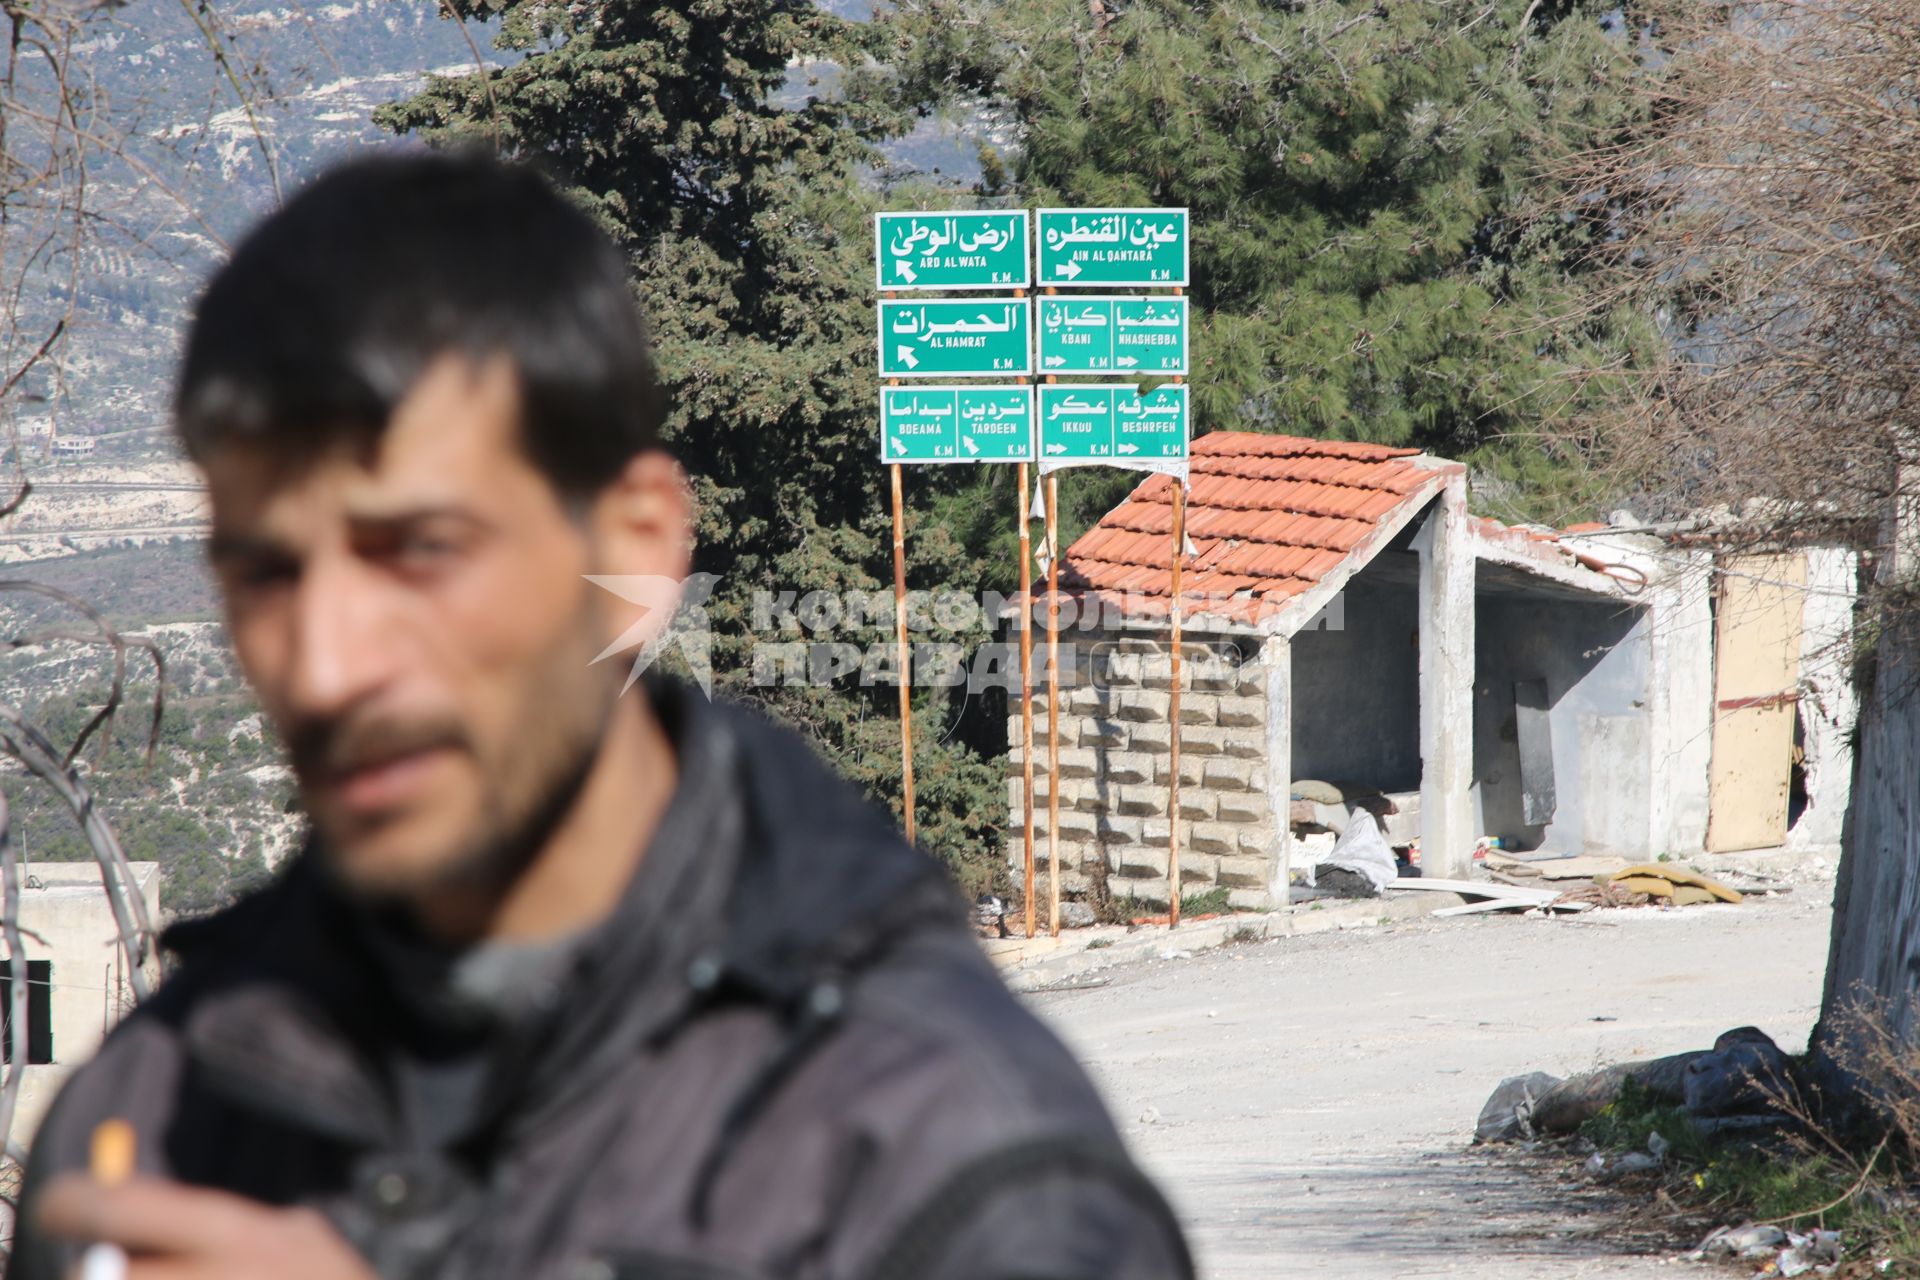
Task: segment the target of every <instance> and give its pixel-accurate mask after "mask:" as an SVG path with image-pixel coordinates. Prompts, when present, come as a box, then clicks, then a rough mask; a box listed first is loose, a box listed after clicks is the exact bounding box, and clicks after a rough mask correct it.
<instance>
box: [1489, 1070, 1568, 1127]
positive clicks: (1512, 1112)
mask: <svg viewBox="0 0 1920 1280" xmlns="http://www.w3.org/2000/svg"><path fill="white" fill-rule="evenodd" d="M1559 1083H1560V1077H1559V1076H1550V1075H1548V1074H1547V1073H1546V1072H1544V1071H1535V1072H1533V1073H1532V1074H1530V1075H1524V1076H1509V1077H1507V1078H1506V1079H1505V1080H1502V1081H1501V1082H1500V1087H1499V1088H1497V1089H1495V1090H1494V1091H1493V1096H1492V1097H1491V1098H1488V1099H1487V1105H1486V1106H1484V1107H1482V1108H1481V1109H1480V1120H1479V1122H1478V1123H1477V1124H1475V1125H1474V1127H1473V1139H1474V1141H1475V1142H1524V1141H1526V1140H1527V1139H1529V1138H1531V1137H1533V1136H1534V1133H1535V1130H1534V1127H1533V1109H1534V1107H1535V1106H1536V1105H1538V1104H1539V1101H1540V1099H1541V1098H1544V1097H1545V1096H1546V1095H1547V1094H1549V1093H1551V1092H1552V1091H1553V1089H1554V1088H1555V1086H1557V1085H1558V1084H1559Z"/></svg>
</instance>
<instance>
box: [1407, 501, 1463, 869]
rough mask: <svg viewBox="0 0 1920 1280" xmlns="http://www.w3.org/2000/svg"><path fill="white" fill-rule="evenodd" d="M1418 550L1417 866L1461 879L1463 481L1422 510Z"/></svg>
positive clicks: (1417, 543) (1416, 543) (1416, 541)
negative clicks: (1418, 731)
mask: <svg viewBox="0 0 1920 1280" xmlns="http://www.w3.org/2000/svg"><path fill="white" fill-rule="evenodd" d="M1413 546H1414V549H1415V550H1416V551H1418V552H1419V553H1420V865H1421V871H1422V872H1423V873H1424V874H1426V875H1428V876H1440V877H1445V878H1459V877H1463V876H1465V875H1466V873H1467V872H1468V870H1469V869H1471V867H1472V865H1473V840H1474V834H1475V833H1474V830H1473V802H1472V795H1471V789H1472V783H1473V656H1474V649H1473V576H1474V558H1473V544H1472V542H1471V540H1470V537H1469V533H1468V529H1467V478H1466V476H1464V475H1453V476H1449V477H1448V478H1447V483H1446V487H1445V488H1444V489H1442V490H1441V492H1440V497H1439V498H1438V499H1437V500H1436V501H1435V502H1434V504H1433V507H1432V508H1431V509H1430V510H1429V511H1428V512H1427V515H1426V521H1425V523H1424V524H1423V525H1422V526H1421V529H1420V532H1419V534H1418V535H1417V536H1416V537H1415V538H1414V541H1413Z"/></svg>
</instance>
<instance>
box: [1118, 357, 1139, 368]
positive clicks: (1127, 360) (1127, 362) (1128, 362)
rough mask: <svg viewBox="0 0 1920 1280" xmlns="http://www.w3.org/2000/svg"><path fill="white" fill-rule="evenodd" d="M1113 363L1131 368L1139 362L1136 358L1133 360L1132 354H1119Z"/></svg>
mask: <svg viewBox="0 0 1920 1280" xmlns="http://www.w3.org/2000/svg"><path fill="white" fill-rule="evenodd" d="M1114 363H1115V364H1117V365H1119V366H1120V367H1121V368H1122V369H1131V368H1133V367H1134V366H1135V365H1138V364H1139V363H1140V362H1139V361H1138V360H1135V359H1134V358H1133V357H1132V356H1121V357H1120V358H1119V359H1118V360H1116V361H1114Z"/></svg>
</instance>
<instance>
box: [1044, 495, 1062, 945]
mask: <svg viewBox="0 0 1920 1280" xmlns="http://www.w3.org/2000/svg"><path fill="white" fill-rule="evenodd" d="M1046 484H1047V533H1046V539H1047V932H1048V933H1050V934H1052V935H1053V936H1054V937H1056V938H1057V937H1059V936H1060V477H1059V476H1058V475H1057V474H1056V475H1050V476H1048V477H1047V481H1046Z"/></svg>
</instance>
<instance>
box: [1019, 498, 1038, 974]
mask: <svg viewBox="0 0 1920 1280" xmlns="http://www.w3.org/2000/svg"><path fill="white" fill-rule="evenodd" d="M1019 471H1020V730H1021V734H1022V738H1023V741H1024V742H1025V747H1024V749H1023V752H1022V754H1021V757H1020V758H1021V760H1023V761H1024V762H1025V768H1024V769H1023V770H1022V772H1023V773H1024V774H1025V782H1026V786H1025V789H1024V790H1023V791H1022V793H1021V795H1022V798H1023V799H1024V801H1025V805H1024V806H1023V810H1024V811H1023V814H1022V816H1023V818H1024V820H1025V828H1024V829H1025V832H1026V837H1025V840H1024V842H1023V843H1022V846H1021V847H1022V848H1024V849H1025V850H1026V853H1027V897H1026V903H1027V937H1029V938H1031V937H1032V936H1033V933H1034V924H1035V921H1034V901H1033V539H1032V535H1031V534H1030V533H1029V532H1028V530H1027V464H1026V463H1024V462H1023V463H1021V464H1020V467H1019Z"/></svg>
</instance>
